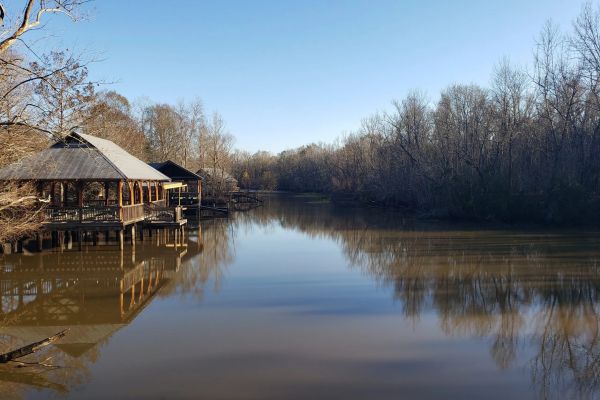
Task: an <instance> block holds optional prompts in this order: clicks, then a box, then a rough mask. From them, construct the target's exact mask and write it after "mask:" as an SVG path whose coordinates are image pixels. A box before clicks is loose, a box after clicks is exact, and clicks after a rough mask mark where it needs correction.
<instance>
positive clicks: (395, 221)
mask: <svg viewBox="0 0 600 400" xmlns="http://www.w3.org/2000/svg"><path fill="white" fill-rule="evenodd" d="M241 219H242V220H243V223H246V224H253V223H256V222H258V223H261V224H269V223H272V222H273V221H277V222H278V223H279V224H281V226H283V227H285V228H288V229H293V230H298V231H301V232H303V233H305V234H307V235H309V236H311V237H315V238H319V237H327V238H330V239H333V240H335V241H337V242H338V243H339V244H340V246H341V247H342V249H343V252H344V255H345V257H346V259H347V260H348V263H349V264H350V265H351V267H352V268H358V269H360V270H361V271H362V272H364V273H365V274H367V275H368V276H370V277H372V278H373V279H375V280H376V281H378V282H380V283H381V284H382V285H390V286H392V287H393V292H394V297H395V298H396V299H397V300H398V301H399V303H400V305H399V306H400V308H401V310H402V313H403V315H404V317H405V318H408V319H410V320H413V321H414V320H418V319H419V317H420V316H421V314H423V313H426V312H428V311H430V310H433V311H435V312H436V314H437V315H438V320H439V325H440V328H441V330H442V331H443V332H445V333H446V334H447V335H451V336H469V337H481V338H489V339H490V340H489V341H490V354H491V356H492V357H493V359H494V361H495V363H496V365H497V367H498V368H499V369H507V368H511V367H515V365H514V362H515V360H516V359H517V353H518V352H519V350H520V349H521V350H523V351H525V349H527V350H532V351H533V354H534V356H533V357H532V358H531V360H530V361H529V364H528V367H529V371H530V373H531V379H532V383H533V384H534V386H535V389H536V391H537V394H538V395H539V397H540V398H596V397H597V396H600V390H599V382H600V347H599V339H600V337H599V328H600V326H599V321H600V319H599V311H600V307H599V303H600V302H599V301H600V274H599V272H600V269H599V264H598V260H599V259H600V237H599V236H598V235H586V234H577V233H570V234H569V233H566V234H565V233H562V234H561V233H557V232H554V233H548V232H523V231H508V230H505V229H504V230H503V229H494V230H489V231H481V230H477V229H473V228H472V227H468V226H466V227H458V230H457V227H456V225H454V226H452V227H448V228H447V230H446V229H441V230H440V228H443V226H442V227H441V226H440V225H439V224H424V223H417V222H415V221H408V220H403V219H402V218H401V217H398V216H395V215H394V214H393V213H386V212H381V211H377V210H372V211H370V212H363V211H356V210H344V209H334V208H331V207H330V206H327V205H325V206H318V205H313V206H310V205H308V206H307V204H306V203H304V204H302V203H299V202H297V201H296V200H291V199H288V200H285V199H272V200H271V203H270V204H269V206H268V207H265V208H263V209H261V210H260V211H258V212H256V213H253V214H247V215H244V216H243V217H242V218H241Z"/></svg>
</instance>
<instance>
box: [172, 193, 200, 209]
mask: <svg viewBox="0 0 600 400" xmlns="http://www.w3.org/2000/svg"><path fill="white" fill-rule="evenodd" d="M199 202H200V196H199V194H198V192H172V193H171V194H170V195H169V203H170V204H177V205H182V206H198V204H199Z"/></svg>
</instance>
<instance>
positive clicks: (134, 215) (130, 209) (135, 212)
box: [121, 204, 144, 223]
mask: <svg viewBox="0 0 600 400" xmlns="http://www.w3.org/2000/svg"><path fill="white" fill-rule="evenodd" d="M121 210H122V211H121V220H122V221H123V222H125V223H127V222H131V221H140V220H142V219H144V205H143V204H134V205H131V206H123V207H121Z"/></svg>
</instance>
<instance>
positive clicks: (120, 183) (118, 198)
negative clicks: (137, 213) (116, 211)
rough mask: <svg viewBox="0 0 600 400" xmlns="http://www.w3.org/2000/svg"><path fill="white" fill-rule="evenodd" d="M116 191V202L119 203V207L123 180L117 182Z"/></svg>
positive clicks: (120, 205)
mask: <svg viewBox="0 0 600 400" xmlns="http://www.w3.org/2000/svg"><path fill="white" fill-rule="evenodd" d="M117 192H118V196H117V202H118V203H119V207H123V181H119V183H117Z"/></svg>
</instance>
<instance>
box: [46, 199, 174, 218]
mask: <svg viewBox="0 0 600 400" xmlns="http://www.w3.org/2000/svg"><path fill="white" fill-rule="evenodd" d="M160 201H161V200H159V202H160ZM162 202H163V204H164V200H162ZM146 206H150V208H151V209H152V210H154V211H153V214H152V215H154V216H156V217H158V216H159V215H160V216H161V217H160V218H165V219H160V220H168V221H175V222H177V221H179V220H180V219H181V207H176V208H167V207H162V206H157V205H155V204H152V205H146ZM144 208H145V205H144V204H134V205H130V206H123V207H119V206H85V207H72V206H65V207H56V206H53V207H48V208H45V209H44V221H45V222H46V223H80V224H83V223H103V222H105V223H119V222H122V223H125V224H127V223H130V222H135V221H142V220H143V219H144V218H145V217H146V216H147V213H146V211H145V210H144ZM165 214H166V215H165Z"/></svg>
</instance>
